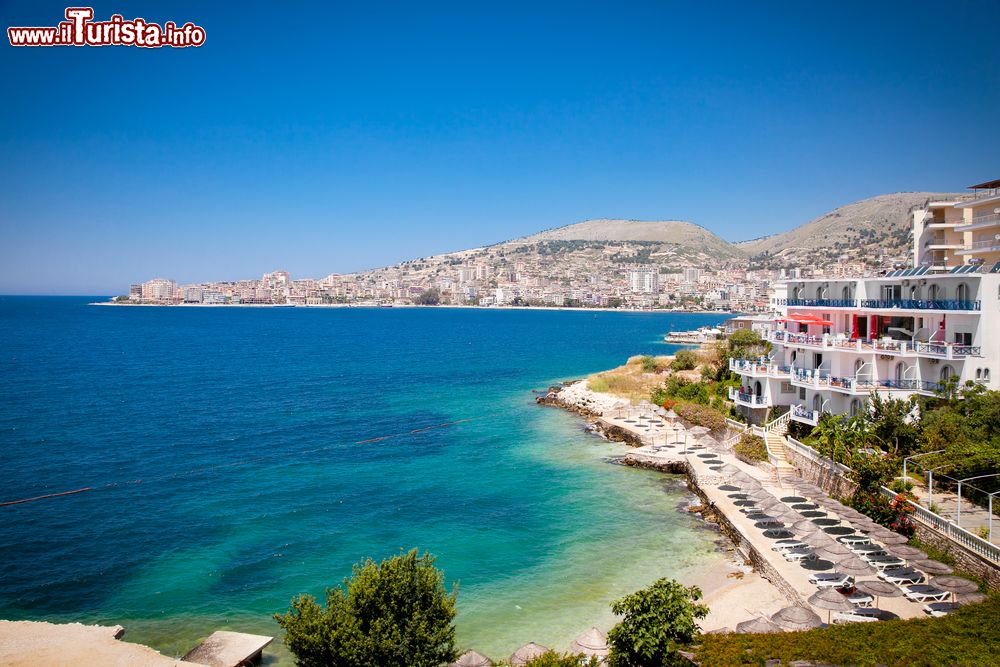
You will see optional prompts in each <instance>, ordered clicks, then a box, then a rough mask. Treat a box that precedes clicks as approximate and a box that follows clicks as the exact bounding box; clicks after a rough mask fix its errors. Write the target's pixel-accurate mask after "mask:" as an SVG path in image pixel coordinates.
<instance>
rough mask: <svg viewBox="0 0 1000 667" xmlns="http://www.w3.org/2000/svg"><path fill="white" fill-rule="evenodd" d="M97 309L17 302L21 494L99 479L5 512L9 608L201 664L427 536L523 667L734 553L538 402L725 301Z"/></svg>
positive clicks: (2, 419) (13, 420)
mask: <svg viewBox="0 0 1000 667" xmlns="http://www.w3.org/2000/svg"><path fill="white" fill-rule="evenodd" d="M93 300H94V299H93V298H80V297H72V298H71V297H46V298H33V297H0V457H2V465H0V501H4V500H11V499H17V498H24V497H31V496H38V495H42V494H48V493H55V492H61V491H66V490H72V489H79V488H83V487H92V488H94V489H95V490H94V491H92V492H87V493H81V494H77V495H71V496H64V497H59V498H52V499H48V500H44V501H39V502H33V503H27V504H22V505H15V506H9V507H0V563H2V565H0V618H7V619H44V620H53V621H63V620H79V621H84V622H100V623H108V624H115V623H119V624H122V625H124V626H125V627H126V629H127V631H128V632H127V635H126V638H127V639H130V640H132V641H139V642H144V643H149V644H151V645H152V646H154V647H155V648H158V649H160V650H162V651H163V652H164V653H168V654H174V655H177V654H183V653H184V652H186V650H187V649H189V648H191V647H192V646H193V645H194V644H195V643H196V642H197V641H198V640H199V639H200V638H203V637H204V636H206V635H207V634H209V633H211V632H212V631H214V630H217V629H233V630H244V631H250V632H265V633H271V634H276V633H277V630H278V629H277V626H276V625H275V624H274V622H273V621H272V620H271V615H272V614H273V613H275V612H280V611H284V610H285V609H286V608H287V606H288V603H289V600H290V599H291V598H292V596H294V595H296V594H298V593H302V592H309V593H313V594H316V595H322V593H323V590H324V588H325V587H327V586H331V585H336V584H338V583H339V582H340V581H341V580H342V578H343V577H344V576H346V575H348V574H349V573H350V569H351V565H352V563H355V562H358V561H360V560H362V559H364V558H366V557H373V558H382V557H385V556H387V555H392V554H395V553H398V552H399V550H400V549H409V548H413V547H417V548H420V549H421V550H428V551H430V552H431V553H432V554H434V555H435V556H436V557H437V559H438V565H439V566H440V567H441V568H443V570H444V571H445V575H446V577H447V579H448V581H449V582H459V618H458V635H459V641H460V644H461V645H462V647H463V648H466V647H475V648H477V649H478V650H480V651H482V652H485V653H487V654H488V655H492V656H494V657H496V658H499V657H503V656H505V655H507V654H508V653H510V652H511V651H512V650H514V649H515V648H516V647H517V646H519V645H521V644H523V643H525V642H527V641H537V642H540V643H544V644H548V645H550V646H554V647H555V648H559V649H561V650H565V649H566V648H567V645H568V642H569V641H570V639H572V638H573V637H574V636H576V635H577V634H578V633H580V632H581V631H583V630H585V629H587V628H588V627H589V626H590V625H592V624H597V625H599V626H603V627H604V629H607V628H608V627H609V626H610V624H611V623H612V617H611V614H610V610H609V609H608V604H609V602H610V601H611V600H613V599H615V598H617V597H620V596H621V595H623V594H625V593H628V592H631V591H632V590H634V589H636V588H638V587H640V586H642V585H644V584H647V583H649V582H651V581H653V580H655V579H657V578H659V577H662V576H673V577H679V578H684V577H685V576H689V577H696V576H698V575H703V574H704V573H705V571H707V570H710V569H712V568H716V567H718V565H719V564H720V563H722V562H723V560H724V556H723V555H722V554H720V553H719V552H718V549H717V547H716V540H717V535H716V534H715V533H713V532H712V531H710V530H706V529H705V528H704V527H703V526H702V525H701V524H700V522H699V520H698V519H697V518H696V517H694V516H692V515H689V514H687V513H684V512H681V511H678V507H679V506H680V505H682V504H683V503H685V502H686V501H687V500H688V499H689V498H690V497H691V496H690V494H689V492H687V490H686V489H685V488H684V486H683V484H682V483H681V482H680V480H678V479H676V478H671V477H669V476H664V475H659V474H656V473H651V472H648V471H642V470H633V469H630V468H625V467H622V466H616V465H611V464H609V463H608V459H609V458H610V457H612V456H613V455H615V454H616V453H619V452H620V451H621V446H619V445H614V444H610V443H607V442H605V441H604V440H602V439H600V438H598V437H596V436H593V435H590V434H587V433H585V432H584V431H583V428H582V426H583V422H582V420H581V419H580V418H579V417H577V416H575V415H572V414H569V413H565V412H563V411H560V410H556V409H552V408H543V407H539V406H537V405H535V403H534V395H533V394H532V390H533V389H543V388H545V387H547V386H548V385H549V384H551V383H553V382H555V381H558V380H563V379H569V378H577V377H582V376H585V375H586V374H589V373H592V372H596V371H599V370H603V369H606V368H610V367H613V366H616V365H619V364H621V363H624V361H625V359H626V358H627V357H629V356H631V355H634V354H665V353H670V352H672V351H673V348H672V347H670V346H667V345H665V344H664V343H663V342H662V337H663V334H664V333H666V332H667V331H669V330H671V329H674V330H686V329H691V328H695V327H698V326H701V325H706V324H715V323H718V322H719V321H721V320H722V319H723V318H722V317H721V316H716V315H689V314H664V313H611V312H579V311H577V312H564V311H528V310H509V311H499V310H478V309H444V308H441V309H434V308H421V309H414V308H392V309H385V308H382V309H367V308H337V309H319V308H316V309H305V308H154V307H100V306H90V305H87V304H88V302H90V301H93ZM460 420H469V421H462V422H461V423H457V424H453V425H450V426H440V427H437V428H431V429H426V427H432V426H437V425H441V424H445V423H450V422H456V421H460ZM421 429H425V430H421ZM386 436H391V437H386ZM377 438H383V439H377ZM274 647H275V650H276V652H277V655H278V658H279V660H282V659H286V658H287V654H283V652H282V650H281V649H280V647H278V642H276V643H275V645H274Z"/></svg>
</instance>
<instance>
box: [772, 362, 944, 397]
mask: <svg viewBox="0 0 1000 667" xmlns="http://www.w3.org/2000/svg"><path fill="white" fill-rule="evenodd" d="M791 378H792V383H793V384H798V385H806V386H810V387H822V388H827V387H828V388H830V389H843V390H845V391H849V392H855V393H862V392H863V393H867V392H871V391H920V392H925V393H928V394H933V393H937V392H940V391H941V390H942V385H941V383H940V382H934V381H931V380H906V379H903V380H874V379H870V378H857V377H837V376H834V375H830V374H823V373H822V371H807V370H805V369H801V368H793V369H792V374H791Z"/></svg>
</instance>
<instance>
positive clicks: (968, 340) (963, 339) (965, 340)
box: [955, 331, 972, 345]
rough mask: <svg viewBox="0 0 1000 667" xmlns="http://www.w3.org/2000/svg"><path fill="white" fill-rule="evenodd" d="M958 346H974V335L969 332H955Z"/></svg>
mask: <svg viewBox="0 0 1000 667" xmlns="http://www.w3.org/2000/svg"><path fill="white" fill-rule="evenodd" d="M955 344H956V345H972V334H971V333H968V332H959V331H956V332H955Z"/></svg>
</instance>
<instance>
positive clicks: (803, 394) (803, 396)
mask: <svg viewBox="0 0 1000 667" xmlns="http://www.w3.org/2000/svg"><path fill="white" fill-rule="evenodd" d="M799 400H800V401H804V400H806V388H805V387H799Z"/></svg>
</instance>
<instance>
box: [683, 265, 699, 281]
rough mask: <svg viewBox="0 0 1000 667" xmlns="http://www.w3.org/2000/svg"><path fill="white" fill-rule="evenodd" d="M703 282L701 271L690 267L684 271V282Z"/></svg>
mask: <svg viewBox="0 0 1000 667" xmlns="http://www.w3.org/2000/svg"><path fill="white" fill-rule="evenodd" d="M699 280H701V269H698V268H694V267H688V268H686V269H684V282H686V283H696V282H698V281H699Z"/></svg>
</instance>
